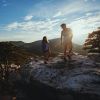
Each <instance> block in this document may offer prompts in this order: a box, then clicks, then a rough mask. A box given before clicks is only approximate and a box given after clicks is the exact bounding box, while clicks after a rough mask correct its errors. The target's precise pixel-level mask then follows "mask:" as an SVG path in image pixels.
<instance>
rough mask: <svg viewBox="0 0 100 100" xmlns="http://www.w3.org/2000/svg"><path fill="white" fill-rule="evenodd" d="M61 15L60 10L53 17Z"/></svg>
mask: <svg viewBox="0 0 100 100" xmlns="http://www.w3.org/2000/svg"><path fill="white" fill-rule="evenodd" d="M61 15H62V13H61V12H57V13H56V14H55V15H54V16H53V17H54V18H55V17H59V16H61Z"/></svg>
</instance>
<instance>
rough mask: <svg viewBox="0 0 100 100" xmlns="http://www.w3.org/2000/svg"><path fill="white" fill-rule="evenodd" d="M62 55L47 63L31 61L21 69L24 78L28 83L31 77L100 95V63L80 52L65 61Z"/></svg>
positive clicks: (50, 83)
mask: <svg viewBox="0 0 100 100" xmlns="http://www.w3.org/2000/svg"><path fill="white" fill-rule="evenodd" d="M61 56H62V55H61V54H60V55H59V56H58V57H55V58H51V59H50V61H49V63H48V64H46V65H45V64H43V61H42V60H39V61H37V62H36V61H34V60H32V61H30V62H29V63H28V64H26V65H24V66H23V67H22V69H21V75H22V77H23V79H24V80H25V81H26V82H27V83H28V82H30V78H31V80H38V81H39V82H40V83H43V84H46V85H48V86H50V87H53V88H55V89H60V90H62V91H67V90H71V91H74V92H78V93H83V94H84V93H86V94H90V95H92V94H94V95H98V96H99V97H100V63H99V62H95V61H93V60H91V59H89V58H88V57H86V56H82V55H78V54H74V55H73V56H72V60H71V61H67V62H65V61H63V59H62V57H61ZM97 100H99V99H97Z"/></svg>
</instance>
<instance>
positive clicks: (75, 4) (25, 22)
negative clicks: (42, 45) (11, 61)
mask: <svg viewBox="0 0 100 100" xmlns="http://www.w3.org/2000/svg"><path fill="white" fill-rule="evenodd" d="M99 5H100V0H63V1H61V0H0V41H23V42H26V43H29V42H34V41H38V40H41V39H42V37H43V36H47V37H48V40H50V39H54V38H60V35H61V34H60V33H61V28H60V25H61V24H62V23H66V24H67V26H68V27H70V28H71V29H72V31H73V34H74V38H73V42H74V43H77V44H83V42H84V41H85V39H86V37H87V35H88V33H90V32H92V31H94V30H96V29H97V27H100V7H99Z"/></svg>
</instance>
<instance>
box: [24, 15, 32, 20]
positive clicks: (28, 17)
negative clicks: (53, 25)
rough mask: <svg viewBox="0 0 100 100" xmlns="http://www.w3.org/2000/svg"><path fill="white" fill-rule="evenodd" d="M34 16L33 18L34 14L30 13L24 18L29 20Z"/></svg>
mask: <svg viewBox="0 0 100 100" xmlns="http://www.w3.org/2000/svg"><path fill="white" fill-rule="evenodd" d="M32 18H33V16H32V15H28V16H25V18H24V20H25V21H29V20H31V19H32Z"/></svg>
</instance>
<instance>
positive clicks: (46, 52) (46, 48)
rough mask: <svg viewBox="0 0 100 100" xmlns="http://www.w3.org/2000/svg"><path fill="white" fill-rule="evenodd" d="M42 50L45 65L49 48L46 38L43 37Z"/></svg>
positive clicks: (48, 55)
mask: <svg viewBox="0 0 100 100" xmlns="http://www.w3.org/2000/svg"><path fill="white" fill-rule="evenodd" d="M42 50H43V53H44V63H45V64H47V61H48V60H49V57H50V46H49V42H48V40H47V37H46V36H44V37H43V40H42Z"/></svg>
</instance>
